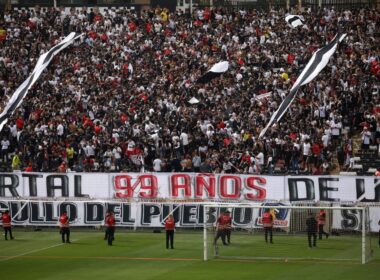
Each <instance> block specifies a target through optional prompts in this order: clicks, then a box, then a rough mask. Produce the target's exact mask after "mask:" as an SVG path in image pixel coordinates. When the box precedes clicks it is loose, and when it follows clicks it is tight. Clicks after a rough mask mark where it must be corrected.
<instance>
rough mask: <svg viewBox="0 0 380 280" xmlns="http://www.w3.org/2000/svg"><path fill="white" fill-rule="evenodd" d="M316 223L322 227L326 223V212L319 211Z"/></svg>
mask: <svg viewBox="0 0 380 280" xmlns="http://www.w3.org/2000/svg"><path fill="white" fill-rule="evenodd" d="M318 223H319V224H320V225H324V224H325V223H326V212H325V211H320V212H319V215H318Z"/></svg>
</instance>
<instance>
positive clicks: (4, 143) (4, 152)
mask: <svg viewBox="0 0 380 280" xmlns="http://www.w3.org/2000/svg"><path fill="white" fill-rule="evenodd" d="M9 146H10V142H9V140H8V139H6V138H4V139H3V140H1V160H2V162H3V163H7V162H8V151H9Z"/></svg>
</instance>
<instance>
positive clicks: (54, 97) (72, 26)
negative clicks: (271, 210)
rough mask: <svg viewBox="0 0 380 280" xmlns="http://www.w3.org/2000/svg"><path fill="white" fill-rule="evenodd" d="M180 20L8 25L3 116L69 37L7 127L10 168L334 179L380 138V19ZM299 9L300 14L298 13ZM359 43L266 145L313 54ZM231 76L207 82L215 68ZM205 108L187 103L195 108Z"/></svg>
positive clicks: (14, 15)
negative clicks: (41, 62) (359, 143)
mask: <svg viewBox="0 0 380 280" xmlns="http://www.w3.org/2000/svg"><path fill="white" fill-rule="evenodd" d="M287 13H288V12H287V11H284V10H277V11H275V10H271V11H269V12H258V11H255V10H250V11H248V10H240V11H235V12H232V11H231V12H229V11H226V10H223V9H220V8H218V9H211V10H210V9H204V10H196V11H194V14H193V15H192V17H190V16H189V15H188V14H183V13H181V12H177V13H175V14H174V13H171V14H169V13H168V11H166V10H165V9H164V10H161V9H155V10H149V11H143V12H142V14H141V15H139V16H137V15H136V14H135V13H134V12H130V11H127V10H123V9H120V10H114V9H112V10H111V9H110V10H106V11H105V12H103V13H99V12H98V11H97V10H96V9H87V10H85V9H72V10H71V12H69V13H66V12H64V11H63V10H62V11H61V10H55V9H53V8H51V9H48V10H46V9H37V10H36V11H27V10H22V11H21V10H19V11H12V12H5V14H4V16H3V17H2V18H1V19H0V96H1V103H2V105H1V108H4V106H5V105H6V104H7V102H8V100H9V98H10V96H11V95H12V94H13V92H14V91H15V89H16V88H17V87H18V86H19V85H20V84H21V83H22V82H23V81H24V80H25V79H26V78H27V77H28V75H29V74H30V72H31V71H32V70H33V67H34V65H35V63H36V61H37V59H38V57H39V56H40V55H41V54H42V53H44V52H46V51H48V50H49V49H50V48H51V47H52V46H53V45H54V44H56V43H57V42H59V41H60V40H61V39H62V38H63V37H64V36H65V35H67V34H68V33H69V32H72V31H74V32H77V33H84V36H83V37H82V38H81V39H80V40H78V41H76V42H75V43H74V45H73V46H71V47H69V48H68V49H66V50H64V51H63V52H62V53H60V54H59V55H57V56H56V57H55V58H54V60H53V61H52V63H51V64H50V65H49V67H48V69H47V70H46V71H45V72H44V73H43V75H42V76H41V78H40V80H39V81H37V83H36V85H35V86H34V87H33V88H32V89H31V90H30V92H29V94H28V96H27V97H26V98H25V100H24V101H23V103H22V105H21V106H20V108H18V109H17V111H16V112H15V113H14V114H13V117H12V119H9V121H8V123H7V125H6V126H5V127H4V129H3V131H2V132H1V162H2V164H3V166H4V165H5V166H11V167H12V168H13V170H26V171H45V172H48V171H53V172H56V171H58V172H65V171H68V170H71V171H77V172H80V171H86V172H89V171H105V172H107V171H143V170H145V171H157V172H158V171H166V172H172V171H175V172H179V171H184V172H217V173H252V174H258V173H261V174H273V173H274V172H275V171H278V170H287V171H288V172H294V173H297V172H308V173H310V174H329V172H330V171H331V170H332V168H333V166H332V165H333V158H337V159H338V162H339V165H341V166H340V167H341V168H342V169H344V168H346V167H348V166H349V163H350V158H352V156H353V155H352V150H353V149H352V135H353V134H355V133H356V134H359V133H361V136H362V139H363V149H367V148H368V147H369V145H378V143H379V142H380V115H379V112H380V107H377V105H380V100H379V94H380V93H379V77H380V65H379V62H380V61H379V58H380V57H379V54H380V52H379V48H380V40H379V38H380V37H379V30H380V26H379V23H380V14H379V12H378V11H376V10H369V9H363V10H355V11H354V10H352V11H348V10H346V11H336V10H334V9H333V8H332V9H324V10H320V11H318V12H311V11H305V12H303V13H302V14H303V16H304V18H305V21H306V22H305V25H304V26H302V27H298V28H296V29H292V28H291V27H289V26H288V25H287V24H286V22H285V20H284V18H285V15H286V14H287ZM293 13H297V12H296V11H293ZM338 32H346V33H347V34H348V36H347V37H346V39H345V40H344V42H342V43H341V44H340V46H339V48H338V51H337V52H336V53H335V55H334V56H333V57H332V59H331V60H330V63H329V65H328V67H326V68H325V69H324V70H323V71H322V72H321V73H320V75H319V76H318V77H317V78H316V79H315V80H314V81H313V82H311V83H309V84H308V85H306V86H304V87H302V88H301V90H300V91H299V94H298V96H297V98H296V100H295V101H294V103H293V105H292V106H291V108H290V109H289V111H288V112H287V114H286V115H285V116H284V117H283V119H282V121H281V122H280V123H279V124H278V125H277V126H275V127H273V128H271V129H270V130H269V131H268V132H267V134H266V135H265V137H264V138H263V139H258V135H259V133H260V131H261V130H262V128H263V127H264V126H265V124H266V123H267V121H268V120H269V118H270V116H271V115H272V113H273V112H274V111H275V110H276V109H277V106H278V105H279V104H280V103H281V100H282V99H283V98H284V97H285V95H286V94H288V92H289V89H290V87H291V86H292V83H293V82H294V81H295V79H296V78H297V76H298V74H299V73H300V72H301V71H302V69H303V67H304V66H305V65H306V63H307V62H308V60H309V59H310V57H311V56H312V54H313V52H314V51H316V50H317V49H318V48H320V47H322V46H324V45H325V44H326V43H327V42H328V41H329V40H331V39H332V38H333V37H334V35H335V34H337V33H338ZM222 60H227V61H229V63H230V67H229V70H228V71H227V72H226V73H225V74H223V76H222V77H220V78H216V79H214V80H213V81H211V82H210V83H208V84H205V85H202V84H196V83H195V81H196V80H197V78H199V77H200V76H201V75H202V74H204V73H205V72H206V71H207V70H208V69H209V68H210V67H211V66H212V65H213V64H214V63H216V62H219V61H222ZM192 98H193V100H196V102H197V101H199V102H198V103H194V102H191V103H190V102H189V101H190V99H192Z"/></svg>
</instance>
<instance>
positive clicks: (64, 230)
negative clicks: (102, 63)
mask: <svg viewBox="0 0 380 280" xmlns="http://www.w3.org/2000/svg"><path fill="white" fill-rule="evenodd" d="M60 233H61V237H62V242H63V243H65V235H66V243H69V242H70V229H69V228H68V227H62V228H61V230H60Z"/></svg>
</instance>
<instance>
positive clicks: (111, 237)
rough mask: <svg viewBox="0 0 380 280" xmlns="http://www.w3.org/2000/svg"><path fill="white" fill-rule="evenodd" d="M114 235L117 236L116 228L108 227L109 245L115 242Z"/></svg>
mask: <svg viewBox="0 0 380 280" xmlns="http://www.w3.org/2000/svg"><path fill="white" fill-rule="evenodd" d="M114 234H115V227H107V230H106V236H107V241H108V245H110V246H111V245H112V241H113V240H114Z"/></svg>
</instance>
